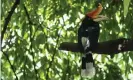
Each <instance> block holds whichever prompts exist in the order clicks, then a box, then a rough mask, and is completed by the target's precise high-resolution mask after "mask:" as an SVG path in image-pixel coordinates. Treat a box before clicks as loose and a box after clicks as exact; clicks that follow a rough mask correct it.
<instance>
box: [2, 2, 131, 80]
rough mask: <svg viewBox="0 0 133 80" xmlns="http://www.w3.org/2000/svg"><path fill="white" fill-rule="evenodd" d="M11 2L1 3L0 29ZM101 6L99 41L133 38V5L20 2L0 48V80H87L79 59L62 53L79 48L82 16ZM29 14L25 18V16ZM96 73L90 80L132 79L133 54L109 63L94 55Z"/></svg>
mask: <svg viewBox="0 0 133 80" xmlns="http://www.w3.org/2000/svg"><path fill="white" fill-rule="evenodd" d="M14 2H15V0H2V4H1V6H2V8H1V10H2V12H1V13H2V18H1V24H2V29H3V25H4V22H5V18H6V17H7V16H8V15H9V11H10V10H11V7H12V6H13V4H14ZM99 2H101V3H102V5H103V7H104V9H103V12H102V13H101V14H103V15H106V16H108V17H109V20H108V21H103V22H100V26H101V31H100V38H99V41H100V42H101V41H107V40H112V39H118V38H121V37H124V38H133V35H132V34H133V0H112V1H111V0H20V4H19V5H18V6H17V8H16V9H15V11H14V13H13V15H12V17H11V20H10V22H9V24H8V28H7V30H6V33H5V34H4V39H3V42H2V53H3V55H2V61H1V64H2V66H1V71H2V73H1V74H2V76H1V77H2V79H3V80H15V79H16V80H17V79H19V80H89V78H83V77H81V76H80V69H81V67H80V65H81V54H80V53H73V52H67V51H60V50H58V47H59V45H60V43H62V42H67V41H68V42H77V30H78V28H79V26H80V22H81V19H82V18H83V15H84V14H85V13H87V12H88V11H91V10H93V9H95V8H96V6H97V3H99ZM26 11H27V12H26ZM94 59H95V63H96V70H97V73H96V75H95V76H94V78H92V79H90V80H131V79H133V65H132V64H133V52H124V53H120V54H117V55H115V56H114V58H110V56H108V55H104V54H102V55H98V54H94Z"/></svg>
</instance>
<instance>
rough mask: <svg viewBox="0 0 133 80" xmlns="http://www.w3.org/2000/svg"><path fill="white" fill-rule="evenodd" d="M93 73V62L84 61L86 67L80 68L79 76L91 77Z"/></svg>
mask: <svg viewBox="0 0 133 80" xmlns="http://www.w3.org/2000/svg"><path fill="white" fill-rule="evenodd" d="M94 75H95V67H94V66H93V63H86V69H82V70H81V76H82V77H90V78H92V77H93V76H94Z"/></svg>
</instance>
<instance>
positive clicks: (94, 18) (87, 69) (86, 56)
mask: <svg viewBox="0 0 133 80" xmlns="http://www.w3.org/2000/svg"><path fill="white" fill-rule="evenodd" d="M102 9H103V7H102V5H101V4H100V3H99V6H98V8H97V9H96V10H94V11H91V12H88V13H87V14H86V15H85V17H84V19H83V21H82V23H81V26H80V28H79V29H78V46H79V49H80V51H81V52H84V53H83V54H82V69H81V76H88V77H93V76H94V75H95V67H94V60H93V56H92V50H93V49H94V48H95V47H96V46H97V44H98V38H99V32H100V27H99V23H98V21H101V20H106V19H108V18H107V17H106V16H103V15H99V14H100V13H101V11H102Z"/></svg>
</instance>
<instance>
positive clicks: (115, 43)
mask: <svg viewBox="0 0 133 80" xmlns="http://www.w3.org/2000/svg"><path fill="white" fill-rule="evenodd" d="M59 50H67V51H72V52H79V47H78V43H73V42H63V43H61V44H60V47H59ZM125 51H133V40H131V39H125V38H120V39H116V40H110V41H105V42H100V43H98V46H97V47H95V49H93V50H92V52H93V53H97V54H117V53H120V52H125Z"/></svg>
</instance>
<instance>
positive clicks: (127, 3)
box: [123, 0, 130, 17]
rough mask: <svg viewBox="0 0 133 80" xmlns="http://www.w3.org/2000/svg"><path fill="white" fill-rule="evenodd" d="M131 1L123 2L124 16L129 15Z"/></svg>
mask: <svg viewBox="0 0 133 80" xmlns="http://www.w3.org/2000/svg"><path fill="white" fill-rule="evenodd" d="M129 3H130V0H124V1H123V4H124V17H126V16H127V13H128V7H129Z"/></svg>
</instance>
